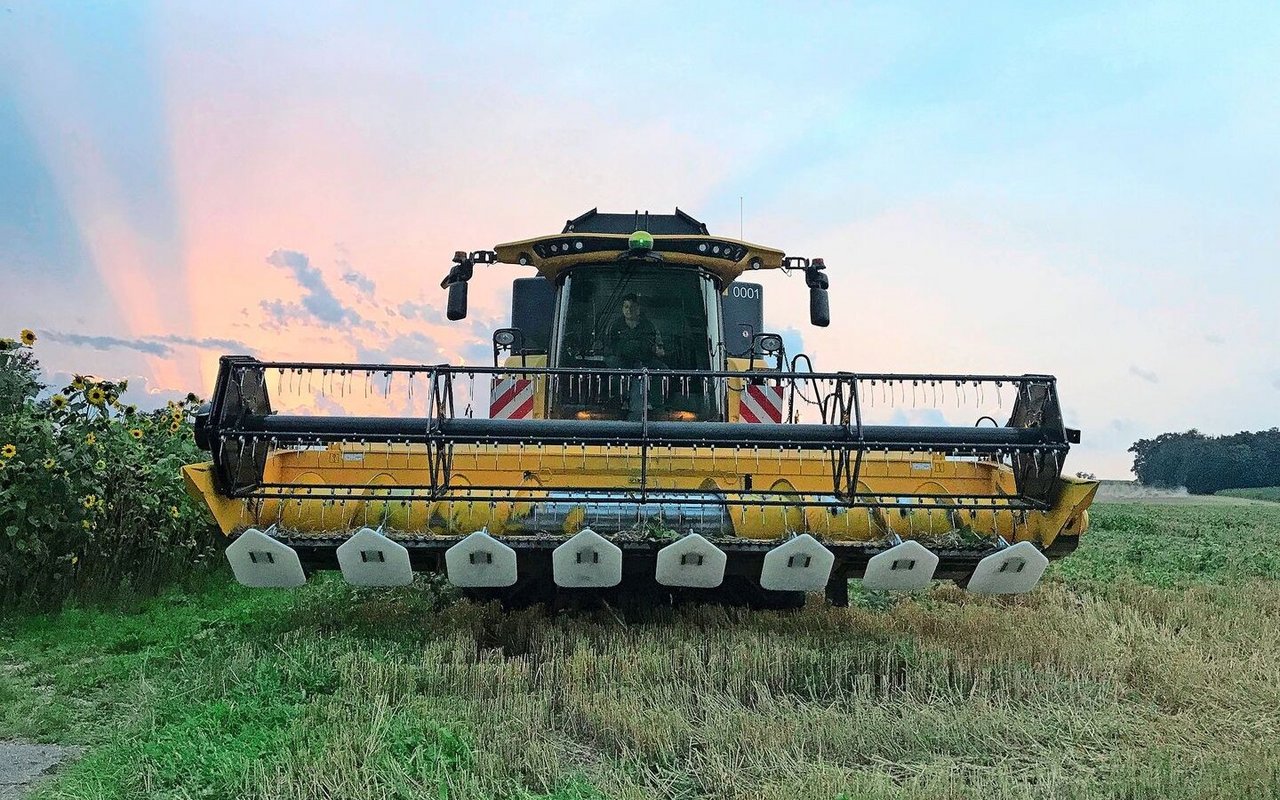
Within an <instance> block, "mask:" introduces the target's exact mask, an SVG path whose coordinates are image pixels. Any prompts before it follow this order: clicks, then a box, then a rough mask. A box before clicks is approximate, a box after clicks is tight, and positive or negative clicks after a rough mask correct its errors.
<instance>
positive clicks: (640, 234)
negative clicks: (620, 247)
mask: <svg viewBox="0 0 1280 800" xmlns="http://www.w3.org/2000/svg"><path fill="white" fill-rule="evenodd" d="M627 247H629V248H630V249H632V250H652V249H653V234H651V233H649V232H648V231H636V232H635V233H633V234H631V238H630V239H628V240H627Z"/></svg>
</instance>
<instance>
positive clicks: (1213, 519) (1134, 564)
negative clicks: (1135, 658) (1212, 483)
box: [1052, 503, 1280, 587]
mask: <svg viewBox="0 0 1280 800" xmlns="http://www.w3.org/2000/svg"><path fill="white" fill-rule="evenodd" d="M1052 569H1053V571H1054V572H1055V573H1056V574H1058V575H1061V576H1063V577H1066V578H1070V579H1079V580H1089V581H1097V582H1103V583H1108V584H1110V583H1114V582H1116V581H1137V582H1140V583H1144V584H1147V585H1151V586H1161V587H1178V586H1188V585H1195V584H1203V583H1222V584H1237V583H1241V582H1245V581H1250V580H1256V579H1266V580H1280V506H1277V507H1275V508H1272V507H1269V506H1262V505H1256V506H1245V505H1234V504H1233V505H1227V504H1217V503H1214V504H1208V503H1205V504H1193V503H1185V504H1184V503H1178V504H1159V503H1151V504H1137V503H1134V504H1128V503H1126V504H1117V505H1110V506H1108V505H1102V506H1096V507H1095V508H1094V509H1093V510H1091V511H1090V530H1089V532H1088V533H1086V534H1085V536H1084V537H1083V538H1082V539H1081V544H1080V549H1079V550H1077V551H1076V553H1075V554H1074V555H1072V556H1071V557H1070V558H1068V559H1065V560H1063V561H1061V562H1057V563H1056V564H1054V565H1053V567H1052Z"/></svg>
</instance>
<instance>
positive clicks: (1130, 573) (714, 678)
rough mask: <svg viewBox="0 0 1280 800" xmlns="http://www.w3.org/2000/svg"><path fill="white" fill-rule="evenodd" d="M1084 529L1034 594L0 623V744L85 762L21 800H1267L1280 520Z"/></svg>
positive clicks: (196, 610) (937, 592)
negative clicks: (628, 613)
mask: <svg viewBox="0 0 1280 800" xmlns="http://www.w3.org/2000/svg"><path fill="white" fill-rule="evenodd" d="M1094 521H1095V524H1094V530H1093V531H1092V532H1091V533H1090V534H1089V535H1088V537H1087V538H1086V540H1085V542H1084V543H1083V544H1082V545H1081V548H1080V550H1079V551H1077V553H1076V554H1075V555H1073V556H1071V557H1070V558H1068V559H1066V560H1064V561H1062V562H1058V563H1057V564H1055V566H1054V567H1053V569H1052V575H1051V577H1050V578H1049V579H1048V580H1047V581H1046V582H1045V583H1044V584H1043V585H1042V586H1041V587H1040V588H1039V589H1038V590H1037V591H1035V592H1034V593H1032V594H1030V595H1027V596H1025V597H1020V598H1012V599H993V598H977V597H973V596H970V595H967V594H966V593H964V592H962V591H960V590H958V589H956V588H955V587H954V586H953V585H951V584H949V583H939V584H936V585H935V586H934V587H933V588H932V589H930V590H928V591H925V592H921V593H918V594H915V595H912V596H908V597H895V596H887V595H878V594H858V593H856V592H855V606H854V607H853V608H849V609H831V608H826V607H824V606H823V605H821V604H819V603H816V602H812V603H811V604H810V607H809V608H807V609H805V610H804V611H803V612H800V613H790V614H786V613H764V612H757V613H747V612H741V611H733V610H723V609H712V608H702V609H682V610H678V611H674V612H665V613H660V614H656V615H654V616H653V617H652V618H650V619H646V620H643V621H639V622H636V621H632V622H630V623H629V624H624V623H623V622H622V621H621V620H620V619H618V618H617V617H616V616H615V615H614V614H613V613H612V612H610V611H609V610H607V609H605V610H601V611H599V612H594V613H581V612H580V613H575V614H567V615H561V616H556V617H548V616H546V615H544V614H542V613H540V612H538V611H536V610H531V611H525V612H517V613H510V614H507V613H503V612H501V611H500V610H499V609H497V608H496V607H492V606H476V605H472V604H469V603H465V602H455V601H453V600H452V599H451V598H450V597H449V596H448V594H447V592H442V591H441V590H440V589H439V588H438V587H437V586H435V585H421V586H415V587H412V588H411V589H408V590H397V591H386V592H357V591H354V590H352V589H350V588H348V587H347V586H346V585H345V584H343V583H342V582H341V580H340V579H337V578H336V576H330V577H328V578H326V579H322V580H316V581H313V582H312V583H311V584H309V585H308V586H307V587H306V588H305V589H303V590H301V591H298V592H296V593H262V592H252V591H249V590H245V589H242V588H240V587H238V586H236V585H234V584H233V583H230V582H229V580H228V579H227V578H226V577H225V576H224V575H222V574H220V573H219V574H214V575H211V576H208V577H207V578H205V579H203V580H202V581H200V582H199V584H198V585H192V586H188V587H186V588H184V589H183V590H180V591H179V590H174V591H171V592H169V593H168V594H165V595H164V596H162V597H160V598H158V599H155V600H152V601H148V602H145V603H143V604H141V605H138V606H136V607H133V608H128V609H123V610H112V611H108V610H71V611H66V612H63V613H62V614H60V615H56V616H10V617H8V618H7V619H5V620H3V622H0V662H3V663H0V739H6V738H8V739H19V738H20V739H25V740H34V741H47V742H59V743H64V744H75V745H82V746H84V748H85V749H84V751H83V756H82V757H80V758H79V759H78V760H76V761H74V762H71V763H68V764H66V765H64V766H63V768H62V769H61V771H60V772H59V773H58V774H57V775H56V776H55V777H54V778H53V779H51V780H50V781H48V782H45V783H43V784H41V785H40V787H39V788H38V789H37V791H36V795H35V796H37V797H40V798H144V797H145V798H152V797H172V798H220V797H236V798H304V797H305V798H312V797H324V798H419V797H426V798H493V797H502V798H560V800H568V799H569V798H615V797H616V798H648V797H663V798H690V799H692V798H725V799H728V798H734V799H737V798H743V799H745V798H836V797H847V798H933V797H946V798H969V797H972V798H1006V797H1007V798H1023V797H1043V798H1062V797H1134V798H1139V797H1160V798H1182V797H1196V798H1202V797H1223V798H1228V797H1229V798H1237V797H1258V798H1263V797H1274V796H1277V795H1278V794H1280V648H1278V647H1276V644H1275V643H1276V642H1277V641H1280V505H1277V504H1269V503H1258V502H1255V503H1248V502H1240V503H1238V504H1224V503H1214V504H1195V503H1177V504H1167V503H1166V504H1160V503H1155V504H1146V503H1125V504H1107V505H1102V506H1100V507H1098V509H1097V511H1096V513H1095V515H1094ZM855 587H856V583H855Z"/></svg>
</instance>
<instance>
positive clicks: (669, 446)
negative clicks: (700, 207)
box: [184, 209, 1097, 607]
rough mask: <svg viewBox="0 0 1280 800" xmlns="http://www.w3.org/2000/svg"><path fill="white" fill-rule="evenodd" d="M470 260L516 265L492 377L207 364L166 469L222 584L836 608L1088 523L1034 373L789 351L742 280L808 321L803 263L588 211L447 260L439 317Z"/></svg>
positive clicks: (1066, 438)
mask: <svg viewBox="0 0 1280 800" xmlns="http://www.w3.org/2000/svg"><path fill="white" fill-rule="evenodd" d="M477 264H512V265H517V266H520V267H525V268H529V269H532V270H536V272H537V275H536V276H534V277H524V278H519V279H517V280H516V281H515V283H514V286H513V293H512V325H511V327H509V328H503V329H500V330H498V331H495V332H494V334H493V353H494V358H493V364H492V365H473V366H447V365H411V364H344V363H310V362H269V361H260V360H258V359H255V358H250V357H247V356H224V357H223V358H222V360H221V365H220V369H219V373H218V378H217V385H216V386H215V387H214V391H213V396H212V400H211V401H210V403H209V405H208V406H207V407H206V408H205V409H203V410H202V412H201V414H200V416H199V419H198V420H197V429H196V436H197V440H198V442H199V444H200V445H201V446H202V447H203V448H205V449H207V450H208V451H209V452H210V454H211V461H210V462H208V463H203V464H193V465H190V466H188V467H185V468H184V476H185V479H186V482H187V485H188V488H189V490H190V491H191V492H192V494H193V495H194V496H196V497H197V498H199V499H201V500H202V501H203V502H204V503H206V504H207V506H208V507H209V510H210V511H211V512H212V514H213V516H214V517H215V519H216V520H217V522H218V524H219V526H220V527H221V529H222V530H223V532H224V533H225V534H226V535H227V536H228V538H229V540H230V544H229V546H228V548H227V558H228V560H229V561H230V563H231V565H232V568H233V570H234V571H235V575H236V577H237V579H239V580H240V581H241V582H242V583H245V584H247V585H250V586H261V587H290V586H298V585H300V584H302V583H304V582H305V580H306V575H307V574H308V572H310V571H311V570H315V569H340V570H341V571H342V573H343V575H344V576H345V577H346V579H347V580H348V581H350V582H351V583H353V584H356V585H360V586H395V585H403V584H406V583H408V582H410V581H411V579H412V573H413V572H414V571H443V572H445V573H446V574H447V576H448V578H449V580H450V581H451V582H453V583H454V584H456V585H458V586H459V587H462V588H463V589H464V590H465V591H467V592H468V593H470V594H472V595H473V596H478V597H493V598H498V599H502V600H504V601H508V602H532V601H540V600H548V599H551V598H553V597H555V596H556V595H558V594H567V595H574V594H580V593H588V594H605V595H610V594H616V593H623V592H634V593H639V595H640V596H641V597H643V598H647V599H649V600H651V601H652V602H665V601H668V600H671V599H679V598H690V599H701V600H726V601H734V602H742V603H746V604H751V605H757V606H766V607H786V606H794V605H797V604H800V603H802V602H803V598H804V593H806V592H811V591H817V590H820V589H825V590H826V593H827V597H828V599H829V600H830V601H831V602H833V603H836V604H843V603H845V602H847V591H848V581H849V579H850V578H861V579H862V581H863V583H864V585H865V586H866V587H867V588H869V589H876V590H898V591H910V590H915V589H919V588H922V587H924V586H926V585H927V584H928V583H929V582H930V581H931V580H934V579H937V578H950V579H953V580H956V581H957V582H959V583H961V584H962V585H967V586H968V587H969V589H970V590H971V591H974V592H982V593H991V594H1006V593H1018V592H1026V591H1029V590H1030V589H1031V588H1033V587H1034V586H1035V585H1036V583H1037V582H1038V581H1039V579H1040V577H1041V575H1042V574H1043V573H1044V569H1045V567H1046V565H1047V564H1048V561H1049V559H1051V558H1054V557H1057V556H1060V555H1064V554H1066V553H1069V552H1071V550H1073V549H1074V548H1075V545H1076V543H1077V541H1078V538H1079V536H1080V535H1081V534H1082V533H1083V532H1084V531H1085V529H1086V528H1087V527H1088V510H1087V509H1088V507H1089V505H1090V503H1091V502H1092V501H1093V496H1094V492H1095V491H1096V489H1097V485H1096V483H1094V482H1092V481H1082V480H1077V479H1074V478H1070V477H1066V476H1064V475H1063V474H1062V471H1063V462H1064V460H1065V458H1066V456H1067V452H1068V450H1069V449H1070V445H1071V444H1072V443H1074V442H1077V441H1079V434H1078V432H1077V431H1073V430H1071V429H1069V428H1067V427H1065V426H1064V424H1063V419H1062V411H1061V406H1060V404H1059V400H1058V391H1057V384H1056V382H1055V380H1054V378H1053V377H1051V376H1048V375H941V374H866V373H853V372H819V371H814V370H813V369H812V364H811V362H810V360H809V358H808V357H807V356H805V355H803V354H798V355H796V356H795V357H793V358H792V359H790V360H788V359H787V354H786V352H785V347H784V342H783V339H782V337H781V336H779V335H777V334H774V333H770V332H769V331H767V330H765V329H764V328H763V287H762V286H761V285H760V284H756V283H752V282H747V281H744V280H742V276H743V275H744V273H749V272H757V271H766V270H781V271H782V272H784V273H786V274H789V275H799V276H802V277H803V279H804V281H805V284H806V286H807V287H808V289H809V295H810V302H809V312H810V321H811V323H812V324H814V325H818V326H825V325H827V324H828V323H829V304H828V298H827V287H828V282H827V276H826V271H825V264H824V263H823V262H822V260H821V259H816V258H815V259H808V258H801V257H795V256H786V255H784V254H783V253H782V252H781V251H778V250H774V249H771V248H767V247H762V246H760V245H755V244H750V243H748V242H743V241H738V240H734V239H728V238H724V237H717V236H712V235H711V234H710V233H709V232H708V231H707V229H706V226H705V225H703V224H702V223H700V222H698V221H697V220H694V219H693V218H692V217H690V216H688V215H687V214H684V213H683V212H681V211H679V210H678V209H677V211H676V213H675V214H673V215H650V214H648V213H645V214H600V213H597V212H596V211H591V212H588V213H587V214H584V215H583V216H581V217H579V218H577V219H575V220H571V221H570V222H569V223H567V224H566V226H565V228H564V230H563V231H562V232H561V233H559V234H556V235H552V236H542V237H538V238H534V239H527V240H523V241H518V242H512V243H508V244H502V245H498V246H497V247H496V248H494V249H493V250H480V251H474V252H459V253H457V254H455V256H454V264H453V267H452V268H451V269H450V271H449V273H448V275H447V276H446V278H445V279H444V281H443V283H442V284H441V285H442V288H445V289H446V290H447V292H448V295H447V315H448V317H449V319H451V320H458V319H462V318H464V317H465V316H466V313H467V289H468V281H469V280H470V279H471V277H472V274H473V271H474V268H475V266H476V265H477ZM318 406H324V407H326V408H335V407H336V408H341V409H343V413H342V414H324V415H320V414H316V413H314V409H316V408H317V407H318ZM997 420H1004V422H1003V424H1000V423H999V422H998V421H997Z"/></svg>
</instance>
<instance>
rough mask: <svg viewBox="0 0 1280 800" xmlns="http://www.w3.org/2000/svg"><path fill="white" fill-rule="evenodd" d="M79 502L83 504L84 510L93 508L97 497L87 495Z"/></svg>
mask: <svg viewBox="0 0 1280 800" xmlns="http://www.w3.org/2000/svg"><path fill="white" fill-rule="evenodd" d="M81 502H83V503H84V507H85V508H93V506H94V504H95V503H97V502H98V497H97V495H92V494H87V495H85V496H84V500H82V501H81Z"/></svg>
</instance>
